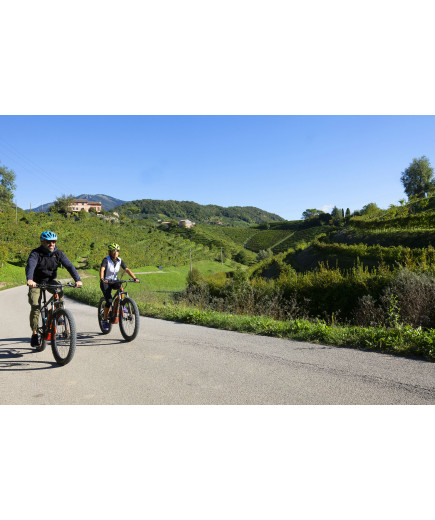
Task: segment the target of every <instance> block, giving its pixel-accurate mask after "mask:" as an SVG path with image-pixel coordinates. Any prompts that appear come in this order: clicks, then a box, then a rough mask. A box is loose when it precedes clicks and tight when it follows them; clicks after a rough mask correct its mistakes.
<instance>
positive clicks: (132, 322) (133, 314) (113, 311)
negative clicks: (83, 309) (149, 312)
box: [98, 280, 139, 341]
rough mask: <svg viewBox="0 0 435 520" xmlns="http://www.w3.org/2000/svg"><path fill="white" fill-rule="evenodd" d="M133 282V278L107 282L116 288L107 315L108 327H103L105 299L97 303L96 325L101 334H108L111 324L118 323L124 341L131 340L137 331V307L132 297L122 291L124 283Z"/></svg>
mask: <svg viewBox="0 0 435 520" xmlns="http://www.w3.org/2000/svg"><path fill="white" fill-rule="evenodd" d="M126 283H135V281H134V280H116V281H114V282H109V286H111V287H113V288H114V289H116V293H115V295H114V297H113V301H112V305H111V307H110V310H109V314H108V315H107V321H108V324H109V328H108V329H107V330H106V329H104V328H103V320H104V306H105V303H106V300H105V298H104V297H102V298H101V300H100V302H99V303H98V325H99V326H100V330H101V332H102V333H103V334H109V332H110V331H111V330H112V325H114V324H116V323H119V329H120V330H121V334H122V336H123V338H124V339H125V340H126V341H133V340H134V338H135V337H136V336H137V334H138V332H139V309H138V308H137V305H136V302H135V301H134V300H133V298H131V297H129V296H128V292H127V291H124V284H126Z"/></svg>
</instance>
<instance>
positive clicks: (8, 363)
mask: <svg viewBox="0 0 435 520" xmlns="http://www.w3.org/2000/svg"><path fill="white" fill-rule="evenodd" d="M120 343H126V342H125V341H124V340H122V339H119V338H110V337H108V336H104V335H103V334H101V333H97V332H82V333H79V334H77V349H78V350H79V349H80V348H82V347H107V346H108V345H119V344H120ZM47 349H50V345H47ZM31 354H37V352H36V350H35V349H34V348H33V347H31V346H30V345H29V338H28V337H25V338H3V339H0V372H9V371H20V370H47V369H50V368H62V367H61V366H60V365H58V364H57V363H56V362H55V361H54V360H53V361H40V360H31V357H29V356H30V355H31ZM24 356H26V358H25V359H23V358H24Z"/></svg>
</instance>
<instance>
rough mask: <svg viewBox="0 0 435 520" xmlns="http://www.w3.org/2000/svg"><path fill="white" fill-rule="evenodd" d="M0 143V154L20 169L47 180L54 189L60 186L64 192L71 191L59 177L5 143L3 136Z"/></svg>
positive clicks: (44, 180)
mask: <svg viewBox="0 0 435 520" xmlns="http://www.w3.org/2000/svg"><path fill="white" fill-rule="evenodd" d="M0 145H1V146H2V154H3V155H6V156H7V157H9V158H10V160H11V161H12V162H13V163H16V164H18V165H19V167H20V169H21V170H22V171H24V172H26V173H29V174H31V175H36V176H38V177H39V178H40V179H41V180H42V181H43V182H47V180H48V181H49V182H50V183H51V184H52V185H53V186H55V187H56V189H59V188H61V190H62V191H64V193H68V192H70V191H71V190H70V189H69V188H67V187H66V186H64V185H63V183H62V182H61V181H60V180H59V178H56V179H55V178H53V177H52V176H51V175H50V174H48V173H47V171H45V170H44V169H43V168H42V167H41V166H39V165H38V164H36V163H35V162H34V161H32V160H31V159H29V158H28V157H26V156H25V155H24V154H23V153H21V152H20V151H18V150H17V149H15V148H14V147H13V146H12V145H11V144H10V143H7V142H6V141H5V140H4V139H3V138H0ZM26 163H27V164H26ZM44 177H45V178H44Z"/></svg>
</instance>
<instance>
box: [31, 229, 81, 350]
mask: <svg viewBox="0 0 435 520" xmlns="http://www.w3.org/2000/svg"><path fill="white" fill-rule="evenodd" d="M40 239H41V245H40V246H39V247H38V248H37V249H34V250H33V251H32V252H31V253H30V255H29V258H28V259H27V265H26V279H27V285H28V287H29V303H30V327H31V329H32V338H31V340H30V344H31V345H32V347H37V346H38V332H37V329H38V320H39V313H40V311H39V306H40V301H41V289H39V288H37V287H36V285H37V284H41V283H47V284H50V285H57V284H58V283H59V282H57V281H56V280H55V278H56V277H57V268H58V267H59V266H63V267H65V268H66V269H67V271H68V272H69V274H70V275H71V277H72V278H73V280H74V281H75V283H76V287H81V286H82V282H81V280H80V276H79V274H78V272H77V270H76V268H75V267H74V266H73V264H72V263H71V262H70V261H69V260H68V258H67V257H66V255H65V253H64V252H63V251H60V250H59V249H57V247H56V241H57V235H56V233H53V231H44V232H43V233H42V234H41V237H40ZM47 291H49V292H50V293H51V294H53V293H54V290H53V289H47ZM62 298H63V293H61V294H60V299H61V301H62Z"/></svg>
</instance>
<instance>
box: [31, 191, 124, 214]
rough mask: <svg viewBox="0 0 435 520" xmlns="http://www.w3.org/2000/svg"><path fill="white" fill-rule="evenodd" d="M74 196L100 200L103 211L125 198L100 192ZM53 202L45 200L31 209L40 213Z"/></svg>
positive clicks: (117, 204)
mask: <svg viewBox="0 0 435 520" xmlns="http://www.w3.org/2000/svg"><path fill="white" fill-rule="evenodd" d="M74 198H76V199H85V200H91V201H95V202H101V206H102V208H103V209H104V211H110V210H111V209H113V208H114V207H116V206H119V205H120V204H124V203H125V202H126V201H125V200H121V199H116V198H115V197H110V196H109V195H102V194H101V193H99V194H97V195H89V194H88V193H82V194H81V195H77V196H76V195H74ZM53 204H54V201H53V202H47V203H45V204H42V205H41V206H38V207H36V208H32V211H34V212H35V213H41V212H42V211H44V213H45V212H47V211H48V210H49V209H50V206H51V205H53ZM27 211H29V210H27Z"/></svg>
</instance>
